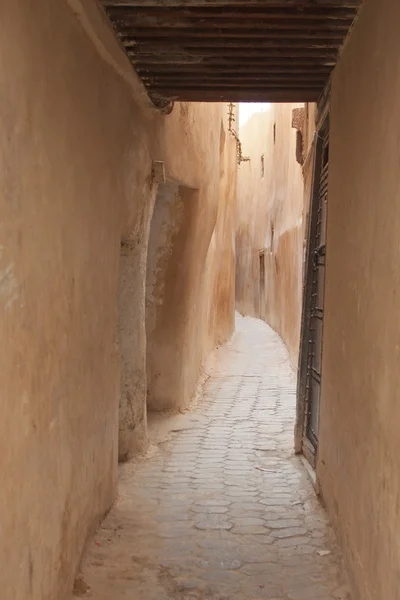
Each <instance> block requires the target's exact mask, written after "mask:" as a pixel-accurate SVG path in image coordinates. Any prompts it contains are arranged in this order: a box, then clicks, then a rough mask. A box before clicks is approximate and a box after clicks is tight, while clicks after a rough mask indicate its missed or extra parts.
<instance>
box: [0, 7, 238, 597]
mask: <svg viewBox="0 0 400 600" xmlns="http://www.w3.org/2000/svg"><path fill="white" fill-rule="evenodd" d="M84 6H85V8H83V7H82V5H81V4H80V2H79V1H78V0H69V2H67V1H60V2H47V1H45V0H36V1H35V2H34V3H32V4H29V3H27V2H26V1H25V0H14V1H13V2H9V3H6V4H5V5H4V6H3V7H2V9H1V19H0V86H1V89H2V92H1V94H0V118H1V127H2V136H1V140H0V172H1V177H0V214H1V227H0V302H1V313H0V339H1V345H0V364H1V369H0V389H1V396H0V398H1V408H2V410H1V413H2V418H1V420H0V429H1V432H0V463H1V487H2V489H1V494H0V559H1V564H2V565H3V567H4V568H2V569H1V573H0V588H1V590H2V597H4V598H7V600H27V598H29V599H30V600H55V599H56V598H57V599H60V600H61V599H62V598H63V597H64V596H66V595H67V594H68V593H69V592H70V590H71V587H72V583H73V579H74V575H75V572H76V569H77V567H78V563H79V559H80V556H81V552H82V550H83V547H84V544H85V541H86V539H87V536H88V534H89V533H90V532H91V531H93V528H94V527H95V526H96V524H97V523H98V521H99V519H101V518H102V516H103V515H104V513H105V511H107V509H108V508H109V507H110V505H111V503H112V502H113V499H114V495H115V489H116V478H117V458H118V420H119V416H118V412H119V411H118V405H119V402H120V392H121V375H122V393H123V398H122V400H121V418H122V423H121V427H120V429H121V431H120V440H121V441H122V447H120V449H119V450H120V456H121V457H124V458H126V457H127V456H129V454H130V453H131V451H132V449H134V448H136V447H137V445H139V446H142V445H143V444H144V443H145V437H146V431H145V415H146V410H145V402H146V385H145V382H146V360H145V354H146V348H145V347H146V331H145V319H144V317H145V287H146V285H145V283H146V258H147V238H148V235H149V229H150V220H151V214H152V208H153V204H154V201H155V196H156V191H157V190H156V187H157V186H156V185H155V184H154V182H153V181H152V178H151V163H152V160H153V159H157V160H163V161H164V162H165V167H166V172H167V174H168V177H169V178H170V179H172V180H176V181H179V182H180V184H181V185H183V186H185V187H187V188H191V189H196V190H198V193H197V197H198V200H197V208H196V210H197V213H196V218H198V221H197V222H193V225H192V230H191V231H192V232H193V236H194V238H195V239H196V240H197V241H198V242H199V246H200V261H199V263H198V264H197V265H196V269H198V273H197V271H196V274H193V275H192V278H191V279H190V281H191V282H195V284H196V285H195V290H196V292H198V295H199V296H198V304H199V306H200V307H203V310H202V311H201V310H198V311H196V312H195V314H194V315H193V317H192V319H191V326H190V327H189V328H187V329H186V333H187V339H185V343H186V344H190V343H191V344H192V346H193V347H194V348H195V350H193V354H192V355H191V358H192V360H191V361H190V363H189V367H188V369H189V371H190V377H188V379H190V380H191V381H195V379H196V377H197V374H198V371H199V368H200V365H201V361H202V360H203V358H204V356H205V354H206V352H207V350H208V349H209V348H210V347H211V346H212V345H213V343H214V340H213V330H209V329H208V328H207V327H206V328H205V331H206V333H205V334H203V337H201V338H200V339H197V338H196V337H191V336H194V335H195V334H197V333H198V331H199V327H200V324H199V319H200V318H201V316H202V314H204V312H205V311H206V309H205V308H204V307H205V306H206V301H205V299H204V296H205V295H207V293H208V290H207V289H204V288H202V287H199V285H198V281H199V280H200V279H201V276H202V270H203V268H204V265H205V264H206V263H205V261H206V256H207V252H208V247H209V241H210V239H211V238H212V235H213V231H214V228H215V226H216V223H217V221H216V219H217V214H218V210H219V209H218V203H219V197H220V196H219V179H220V173H219V162H218V160H216V156H218V152H219V144H220V126H221V118H225V115H224V113H225V107H221V106H218V105H198V106H195V107H193V108H192V109H191V110H188V108H187V107H186V106H185V105H180V106H179V105H177V106H176V107H175V109H174V111H173V113H172V114H171V115H170V116H168V117H166V116H163V115H160V114H158V113H157V112H156V111H155V110H153V109H152V108H151V107H150V105H149V103H148V101H147V98H146V96H145V94H144V92H143V90H142V88H141V87H140V85H139V84H138V82H137V80H136V78H135V77H134V75H133V74H132V70H131V68H130V65H129V63H128V61H127V60H126V59H125V57H124V56H123V54H122V53H121V51H120V48H119V46H118V44H117V42H116V41H115V38H114V36H113V34H112V32H111V30H110V29H109V27H108V25H107V23H106V22H105V21H104V19H103V16H102V13H101V11H100V10H99V9H98V8H97V4H96V3H95V2H89V1H88V2H85V3H84ZM214 150H215V152H216V156H214V154H213V153H214ZM218 227H219V226H218ZM218 231H219V229H218ZM121 244H122V245H121ZM197 250H198V249H197V248H195V247H194V243H192V245H191V249H190V252H192V253H193V254H192V255H191V256H192V258H193V256H194V255H196V256H197ZM189 259H190V257H188V260H189ZM207 265H208V267H209V268H210V269H212V268H214V267H215V269H218V268H219V265H217V264H216V263H215V262H214V261H208V262H207ZM228 316H229V318H231V315H230V314H229V315H227V317H228ZM230 323H231V321H229V322H228V320H227V326H226V330H225V333H226V335H229V333H230V327H231V325H230ZM166 334H168V335H171V340H173V341H174V340H175V335H176V332H174V331H167V332H166ZM181 339H182V337H180V338H179V340H181ZM121 352H122V353H123V357H122V360H121V356H120V354H121ZM126 352H128V355H126ZM124 353H125V354H124ZM191 387H192V386H189V385H188V386H187V387H186V388H185V389H186V391H187V393H188V394H189V392H190V390H191ZM128 392H129V393H128Z"/></svg>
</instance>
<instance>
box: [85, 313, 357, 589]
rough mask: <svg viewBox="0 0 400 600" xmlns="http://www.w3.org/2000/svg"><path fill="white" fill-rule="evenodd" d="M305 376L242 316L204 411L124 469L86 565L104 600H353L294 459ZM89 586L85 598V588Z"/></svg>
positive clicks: (200, 405) (201, 406)
mask: <svg viewBox="0 0 400 600" xmlns="http://www.w3.org/2000/svg"><path fill="white" fill-rule="evenodd" d="M294 418H295V376H294V374H293V371H292V369H291V367H290V363H289V359H288V356H287V352H286V349H285V347H284V345H283V344H282V342H281V340H280V339H279V337H278V336H277V335H276V334H275V333H274V332H273V331H272V330H271V329H270V328H269V327H268V326H267V325H265V324H264V323H263V322H261V321H258V320H254V319H248V318H246V319H243V318H241V317H238V319H237V330H236V333H235V335H234V336H233V338H232V340H231V342H230V343H229V344H227V345H226V346H225V347H224V348H223V349H221V350H220V351H219V353H218V356H217V360H216V365H215V368H214V370H213V375H212V377H211V378H210V379H209V380H208V381H207V382H206V384H205V385H204V390H203V396H202V398H201V399H200V400H199V401H198V402H197V404H196V406H195V407H194V408H193V410H192V411H190V412H187V413H186V414H184V415H182V416H181V417H179V421H178V423H179V427H177V428H175V429H173V430H172V431H170V433H169V436H168V437H167V439H166V440H165V441H164V443H161V444H159V446H158V451H157V452H153V453H150V454H149V456H147V457H146V458H144V459H143V460H140V461H136V462H134V463H130V464H129V465H126V466H124V467H123V468H122V469H121V482H120V494H119V499H118V502H117V503H116V506H115V507H114V508H113V510H112V511H111V513H110V514H109V516H108V517H107V519H106V521H105V522H104V524H103V527H102V529H101V530H100V531H99V532H98V534H97V536H96V538H95V540H94V541H93V543H92V545H91V547H90V548H89V550H88V552H87V555H86V560H85V564H84V569H83V577H84V582H85V583H86V584H88V585H89V586H90V590H89V591H88V592H87V593H86V594H85V596H88V597H91V598H94V599H96V600H126V599H130V600H167V599H168V600H170V599H177V600H234V599H235V600H236V599H240V600H261V599H266V600H349V599H350V593H349V591H348V587H347V584H346V577H345V575H344V570H343V567H342V561H341V555H340V552H339V550H338V548H337V546H336V543H335V539H334V535H333V532H332V530H331V527H330V525H329V523H328V521H327V518H326V516H325V513H324V511H323V509H322V508H321V506H320V504H319V502H318V500H317V498H316V496H315V493H314V489H313V486H312V484H311V482H310V480H309V478H308V476H307V474H306V471H305V469H304V467H303V465H302V463H301V461H300V459H298V458H297V457H295V456H294V455H293V450H292V446H293V426H294ZM84 587H85V586H84V584H83V585H82V594H83V593H84V591H83V590H84Z"/></svg>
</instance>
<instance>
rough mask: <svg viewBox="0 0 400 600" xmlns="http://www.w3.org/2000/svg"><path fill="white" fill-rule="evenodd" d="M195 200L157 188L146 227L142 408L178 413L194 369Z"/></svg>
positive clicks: (174, 187)
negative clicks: (144, 388)
mask: <svg viewBox="0 0 400 600" xmlns="http://www.w3.org/2000/svg"><path fill="white" fill-rule="evenodd" d="M198 210H199V195H198V191H197V190H195V189H190V188H187V187H184V186H181V185H178V184H177V183H173V182H169V183H165V184H160V185H159V186H158V191H157V196H156V201H155V205H154V212H153V218H152V221H151V227H150V237H149V245H148V254H147V276H146V339H147V348H146V356H147V363H146V364H147V407H148V409H149V410H151V411H159V410H169V409H179V408H182V407H183V406H184V405H185V403H186V402H187V399H188V398H190V397H191V396H192V394H193V391H194V386H195V383H196V381H195V379H196V378H194V377H193V374H195V375H196V377H197V369H193V367H192V364H193V360H196V357H195V356H194V353H195V352H196V349H195V348H194V346H195V345H194V344H192V345H190V346H189V345H188V342H187V340H190V339H193V333H192V329H193V327H194V326H195V321H194V318H193V312H194V311H193V308H194V307H195V305H196V304H195V298H196V297H197V296H198V289H199V285H200V273H199V269H198V268H197V267H198V263H197V261H196V253H197V250H198V249H197V243H196V231H195V225H196V222H198Z"/></svg>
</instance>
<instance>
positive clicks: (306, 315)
mask: <svg viewBox="0 0 400 600" xmlns="http://www.w3.org/2000/svg"><path fill="white" fill-rule="evenodd" d="M328 172H329V117H326V119H325V121H324V124H323V126H322V127H321V129H320V130H319V132H318V136H317V144H316V153H315V164H314V178H313V189H312V197H311V205H310V215H309V224H308V239H307V253H306V268H305V283H304V296H303V316H302V328H301V329H302V331H301V342H300V360H299V382H298V383H299V384H298V407H300V409H299V413H300V416H299V415H298V419H301V422H300V427H301V442H300V448H299V444H298V440H296V442H297V443H296V449H297V450H298V451H302V452H303V453H304V454H305V456H306V458H307V459H308V461H309V462H310V463H311V465H312V466H313V467H315V463H316V455H317V451H318V439H319V413H320V402H321V377H322V350H323V325H324V290H325V257H326V224H327V203H328Z"/></svg>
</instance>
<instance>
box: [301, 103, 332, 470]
mask: <svg viewBox="0 0 400 600" xmlns="http://www.w3.org/2000/svg"><path fill="white" fill-rule="evenodd" d="M322 108H323V109H322V110H320V113H319V114H320V115H321V116H320V118H319V120H318V121H319V125H318V126H317V128H316V137H315V148H314V153H313V154H314V160H313V176H312V186H311V194H310V206H309V212H308V220H307V229H306V240H307V244H306V251H305V260H304V276H303V300H302V314H301V329H300V348H299V362H298V370H297V409H296V425H295V452H296V453H297V454H304V455H305V457H306V459H307V460H308V462H309V463H310V464H311V466H312V467H313V468H315V466H316V460H317V449H316V447H315V446H314V445H313V444H312V443H311V441H310V440H309V439H308V435H307V433H308V431H307V430H308V417H309V406H310V400H309V344H310V339H311V337H310V336H311V308H312V292H313V275H314V250H315V239H316V232H317V221H318V206H319V188H320V178H321V172H322V164H323V152H324V144H325V138H326V135H327V134H328V133H329V101H328V102H327V104H326V105H325V106H324V107H322ZM322 352H323V331H322V346H321V358H322Z"/></svg>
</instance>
